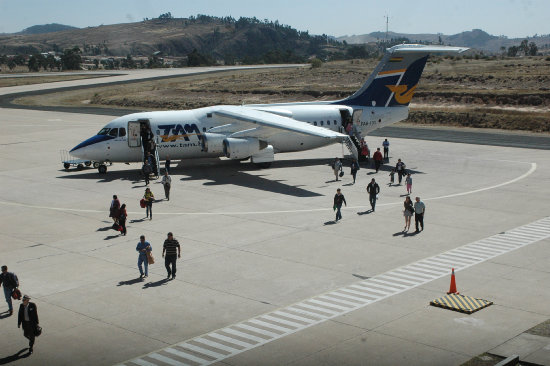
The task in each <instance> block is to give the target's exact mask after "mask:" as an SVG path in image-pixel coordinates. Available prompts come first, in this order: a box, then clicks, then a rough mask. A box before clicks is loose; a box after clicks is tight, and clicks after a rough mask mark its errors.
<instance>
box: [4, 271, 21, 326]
mask: <svg viewBox="0 0 550 366" xmlns="http://www.w3.org/2000/svg"><path fill="white" fill-rule="evenodd" d="M0 286H4V297H5V298H6V302H7V303H8V315H9V316H11V315H12V314H13V304H12V302H11V295H12V293H13V291H14V290H15V289H16V288H18V287H19V279H18V278H17V276H16V275H15V273H13V272H8V266H2V273H0Z"/></svg>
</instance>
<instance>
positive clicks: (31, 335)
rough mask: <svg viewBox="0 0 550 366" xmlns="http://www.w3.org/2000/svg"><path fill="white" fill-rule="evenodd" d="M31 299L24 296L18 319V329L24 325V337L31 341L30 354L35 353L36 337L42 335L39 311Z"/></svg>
mask: <svg viewBox="0 0 550 366" xmlns="http://www.w3.org/2000/svg"><path fill="white" fill-rule="evenodd" d="M30 299H31V298H30V297H29V296H27V295H25V296H23V303H22V304H21V305H19V314H18V317H17V328H21V325H23V335H24V336H25V338H27V339H28V340H29V354H30V353H32V352H33V349H32V348H33V346H34V339H35V337H36V336H37V335H40V330H39V325H38V324H39V323H40V322H39V321H38V311H37V309H36V304H35V303H34V302H30V301H29V300H30Z"/></svg>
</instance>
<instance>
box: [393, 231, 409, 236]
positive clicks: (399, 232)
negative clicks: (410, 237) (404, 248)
mask: <svg viewBox="0 0 550 366" xmlns="http://www.w3.org/2000/svg"><path fill="white" fill-rule="evenodd" d="M400 235H403V236H405V235H407V233H406V232H405V231H398V232H397V233H395V234H393V236H400Z"/></svg>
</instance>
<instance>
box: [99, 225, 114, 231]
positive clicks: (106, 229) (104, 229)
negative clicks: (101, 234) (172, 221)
mask: <svg viewBox="0 0 550 366" xmlns="http://www.w3.org/2000/svg"><path fill="white" fill-rule="evenodd" d="M112 228H113V226H112V225H111V226H105V227H100V228H99V229H97V230H96V231H109V230H111V229H112Z"/></svg>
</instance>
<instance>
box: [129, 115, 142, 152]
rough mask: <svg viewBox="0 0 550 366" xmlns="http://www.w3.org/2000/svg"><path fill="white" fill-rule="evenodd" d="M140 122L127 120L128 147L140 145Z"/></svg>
mask: <svg viewBox="0 0 550 366" xmlns="http://www.w3.org/2000/svg"><path fill="white" fill-rule="evenodd" d="M140 132H141V122H138V121H130V122H128V147H140V146H141V134H140Z"/></svg>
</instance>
